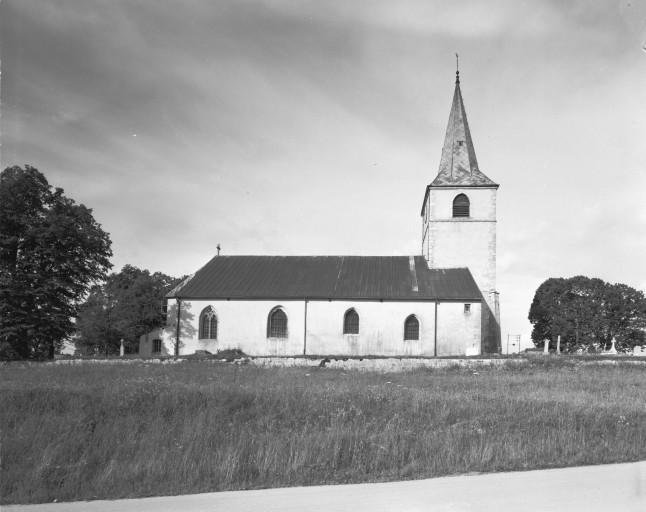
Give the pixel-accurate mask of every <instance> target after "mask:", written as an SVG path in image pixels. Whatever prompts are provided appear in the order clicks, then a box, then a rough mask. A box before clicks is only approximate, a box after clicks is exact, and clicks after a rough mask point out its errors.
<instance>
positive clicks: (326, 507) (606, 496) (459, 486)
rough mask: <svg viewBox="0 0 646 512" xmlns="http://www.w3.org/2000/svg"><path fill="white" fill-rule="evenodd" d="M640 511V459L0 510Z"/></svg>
mask: <svg viewBox="0 0 646 512" xmlns="http://www.w3.org/2000/svg"><path fill="white" fill-rule="evenodd" d="M348 510H349V511H351V512H382V511H383V512H386V511H388V512H390V511H397V512H400V511H416V512H417V511H433V512H449V511H450V512H458V511H459V512H461V511H489V510H491V511H500V512H505V511H513V512H521V511H522V512H525V511H530V512H531V511H567V512H573V511H574V512H576V511H585V512H596V511H603V512H609V511H620V512H633V511H634V512H645V511H646V461H645V462H637V463H631V464H610V465H604V466H586V467H578V468H566V469H547V470H538V471H524V472H518V473H493V474H485V475H465V476H455V477H443V478H433V479H429V480H413V481H407V482H391V483H378V484H356V485H334V486H316V487H291V488H284V489H267V490H258V491H233V492H217V493H207V494H192V495H185V496H169V497H162V498H142V499H137V500H114V501H91V502H87V501H83V502H73V503H52V504H43V505H11V506H5V507H2V511H3V512H62V511H66V512H67V511H71V512H81V511H83V512H117V511H119V512H121V511H126V512H135V511H136V512H175V511H181V512H213V511H226V512H251V511H253V512H256V511H267V512H274V511H275V512H297V511H298V512H303V511H308V512H309V511H321V512H323V511H325V512H341V511H344V512H345V511H348Z"/></svg>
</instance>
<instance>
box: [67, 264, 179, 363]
mask: <svg viewBox="0 0 646 512" xmlns="http://www.w3.org/2000/svg"><path fill="white" fill-rule="evenodd" d="M180 281H181V279H176V278H173V277H170V276H168V275H166V274H163V273H161V272H155V273H153V274H151V273H150V272H149V271H148V270H142V269H139V268H137V267H134V266H132V265H126V266H124V267H123V268H122V269H121V272H118V273H113V274H110V275H109V276H108V278H107V279H106V281H105V283H104V284H103V285H101V286H96V287H94V288H93V289H92V291H91V292H90V294H89V296H88V298H87V300H86V301H85V303H84V304H83V305H82V306H81V308H80V311H79V315H78V319H77V326H78V332H79V337H78V339H77V341H76V344H77V346H78V347H79V348H81V349H82V351H84V352H86V353H96V352H102V353H105V354H112V353H116V352H118V350H119V344H120V340H121V339H123V340H124V344H125V348H126V349H127V350H129V351H134V350H136V348H137V346H138V342H139V337H140V336H141V335H142V334H146V333H148V332H150V331H151V330H153V329H156V328H158V327H163V326H164V325H165V323H166V318H165V316H164V315H162V314H161V304H162V300H163V298H164V296H165V295H166V293H168V292H169V291H170V290H171V289H172V288H173V287H174V286H176V285H177V284H178V283H179V282H180Z"/></svg>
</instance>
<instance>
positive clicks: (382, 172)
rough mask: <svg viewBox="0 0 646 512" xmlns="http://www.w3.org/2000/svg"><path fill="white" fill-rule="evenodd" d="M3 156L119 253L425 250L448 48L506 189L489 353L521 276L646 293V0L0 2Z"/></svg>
mask: <svg viewBox="0 0 646 512" xmlns="http://www.w3.org/2000/svg"><path fill="white" fill-rule="evenodd" d="M0 37H1V38H0V49H1V52H2V53H1V57H2V61H1V66H2V74H1V80H2V82H1V88H0V100H1V103H0V108H1V117H0V123H1V125H0V127H1V130H2V131H1V142H2V145H1V152H0V161H1V166H2V168H3V169H4V168H5V167H7V166H11V165H21V166H23V165H25V164H29V165H31V166H34V167H36V168H38V169H39V170H40V171H41V172H43V173H44V174H45V176H46V177H47V179H48V180H49V182H50V183H51V184H52V185H54V186H58V187H62V188H63V189H64V190H65V192H66V194H67V195H68V196H69V197H72V198H73V199H75V200H76V201H77V202H79V203H83V204H85V205H86V206H88V207H90V208H92V209H93V212H94V217H95V219H96V220H97V221H98V222H99V223H101V225H102V226H103V229H104V230H106V231H107V232H109V233H110V237H111V239H112V242H113V252H114V256H113V258H112V262H113V264H114V270H119V269H120V268H121V267H123V265H125V264H132V265H136V266H138V267H141V268H147V269H149V270H151V271H162V272H164V273H167V274H170V275H173V276H180V275H184V274H190V273H193V272H195V271H196V270H197V269H199V268H200V267H201V266H202V265H204V264H205V263H206V262H207V261H208V260H209V259H210V258H212V257H213V256H214V255H215V253H216V246H217V244H220V245H221V246H222V254H226V255H235V254H269V255H274V254H284V255H308V254H309V255H327V254H358V255H410V254H420V253H421V218H420V217H419V215H420V209H421V205H422V200H423V196H424V190H425V187H426V185H427V184H428V183H430V182H431V181H432V180H433V178H434V177H435V175H436V174H437V171H438V165H439V161H440V153H441V150H442V142H443V138H444V132H445V130H446V123H447V121H448V115H449V110H450V106H451V100H452V95H453V87H454V78H455V53H456V52H458V53H459V54H460V78H461V88H462V94H463V98H464V102H465V107H466V111H467V115H468V119H469V125H470V128H471V134H472V137H473V141H474V146H475V151H476V155H477V159H478V163H479V165H480V169H481V170H482V171H483V172H484V173H485V174H486V175H487V176H489V177H490V178H491V179H493V180H494V181H495V182H497V183H499V184H500V188H499V190H498V231H497V234H498V247H497V251H498V253H497V255H498V265H497V271H498V290H499V292H500V304H501V322H502V337H503V349H504V348H505V344H506V340H507V335H508V334H520V335H521V336H522V338H521V339H522V340H523V344H524V346H527V344H529V343H530V342H529V336H530V332H531V325H530V324H529V322H528V320H527V314H528V311H529V307H530V304H531V301H532V298H533V295H534V292H535V291H536V288H537V287H538V286H539V285H540V284H541V283H542V282H543V281H544V280H545V279H547V278H550V277H570V276H574V275H587V276H590V277H600V278H602V279H605V280H607V281H609V282H622V283H626V284H628V285H630V286H633V287H636V288H639V289H641V290H645V289H646V270H645V269H646V266H645V265H644V260H646V207H645V202H644V191H645V190H646V143H645V141H646V0H630V1H626V0H622V1H615V0H604V1H592V0H585V1H583V0H581V1H568V2H562V1H557V0H554V1H546V0H540V1H539V0H508V1H488V2H475V1H454V2H446V1H414V0H403V1H397V2H393V1H389V0H375V1H363V2H348V1H347V0H338V1H337V0H313V1H296V0H294V1H284V0H218V1H215V2H214V1H211V0H203V1H202V0H187V1H182V2H180V1H159V0H127V1H126V0H49V1H43V0H3V1H2V2H1V3H0Z"/></svg>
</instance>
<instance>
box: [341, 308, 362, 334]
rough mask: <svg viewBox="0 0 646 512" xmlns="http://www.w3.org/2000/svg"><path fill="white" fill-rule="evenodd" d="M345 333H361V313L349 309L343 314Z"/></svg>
mask: <svg viewBox="0 0 646 512" xmlns="http://www.w3.org/2000/svg"><path fill="white" fill-rule="evenodd" d="M343 334H359V314H358V313H357V312H356V311H355V310H354V308H352V309H348V310H347V311H346V312H345V315H344V316H343Z"/></svg>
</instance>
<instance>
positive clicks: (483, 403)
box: [0, 361, 646, 503]
mask: <svg viewBox="0 0 646 512" xmlns="http://www.w3.org/2000/svg"><path fill="white" fill-rule="evenodd" d="M0 379H1V382H0V410H2V411H3V412H2V416H1V420H0V421H1V424H0V426H1V428H2V481H1V484H0V486H1V487H0V493H1V496H2V502H3V503H31V502H47V501H52V500H54V499H57V500H59V501H63V500H75V499H93V498H121V497H138V496H148V495H163V494H180V493H193V492H203V491H215V490H229V489H249V488H261V487H278V486H292V485H312V484H323V483H341V482H344V483H347V482H365V481H382V480H396V479H411V478H422V477H430V476H439V475H446V474H453V473H465V472H473V471H502V470H522V469H533V468H540V467H554V466H568V465H578V464H598V463H610V462H620V461H634V460H639V459H645V458H646V405H645V404H646V372H645V371H644V369H643V367H631V366H623V365H619V366H612V367H607V366H606V367H597V366H586V367H581V366H579V365H576V364H571V363H563V364H552V363H549V364H545V363H542V362H541V361H537V362H535V363H532V364H530V365H529V366H524V367H522V368H516V369H512V368H500V369H493V368H492V369H484V370H478V372H477V374H476V373H474V372H473V371H472V370H434V371H429V370H425V371H416V372H410V373H398V374H376V373H355V372H342V371H336V370H328V369H316V370H306V369H302V368H300V369H298V368H294V369H285V368H282V369H278V368H274V369H262V368H255V367H237V366H233V365H227V364H215V363H213V362H200V361H192V362H184V363H181V364H167V365H159V364H158V365H154V364H143V363H131V364H129V365H117V364H114V365H97V364H84V365H78V366H63V365H61V366H52V365H42V366H36V367H34V366H31V367H23V366H20V365H7V366H4V367H3V368H2V369H0Z"/></svg>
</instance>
